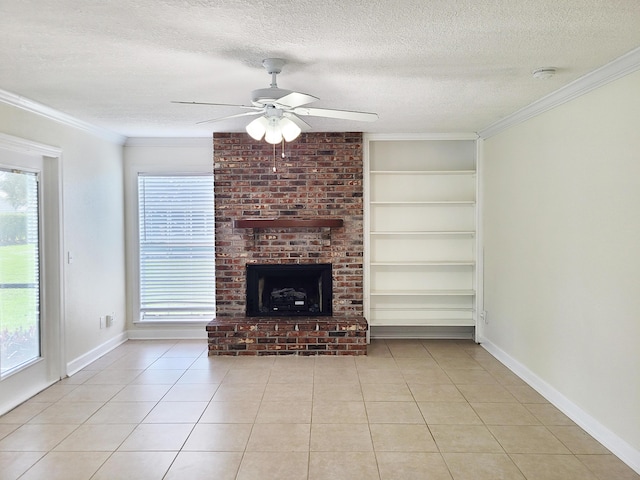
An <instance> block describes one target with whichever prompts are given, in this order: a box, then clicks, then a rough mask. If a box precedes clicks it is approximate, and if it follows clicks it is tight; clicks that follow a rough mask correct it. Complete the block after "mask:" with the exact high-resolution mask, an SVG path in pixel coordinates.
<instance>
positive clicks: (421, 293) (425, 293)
mask: <svg viewBox="0 0 640 480" xmlns="http://www.w3.org/2000/svg"><path fill="white" fill-rule="evenodd" d="M475 294H476V292H475V290H384V291H372V292H371V295H372V296H374V297H379V296H389V295H401V296H411V297H415V296H418V297H449V296H460V297H472V296H474V295H475Z"/></svg>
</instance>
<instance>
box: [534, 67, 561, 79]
mask: <svg viewBox="0 0 640 480" xmlns="http://www.w3.org/2000/svg"><path fill="white" fill-rule="evenodd" d="M555 74H556V69H555V68H553V67H544V68H538V69H536V70H534V71H533V72H532V75H533V78H537V79H538V80H546V79H547V78H551V77H553V76H554V75H555Z"/></svg>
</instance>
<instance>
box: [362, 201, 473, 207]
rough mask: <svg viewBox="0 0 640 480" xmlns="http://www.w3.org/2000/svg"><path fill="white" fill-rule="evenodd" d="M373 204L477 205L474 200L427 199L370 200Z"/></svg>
mask: <svg viewBox="0 0 640 480" xmlns="http://www.w3.org/2000/svg"><path fill="white" fill-rule="evenodd" d="M369 203H370V204H371V205H402V206H404V205H475V204H476V202H475V201H474V200H427V201H421V202H418V201H388V202H386V201H385V202H376V201H373V202H369Z"/></svg>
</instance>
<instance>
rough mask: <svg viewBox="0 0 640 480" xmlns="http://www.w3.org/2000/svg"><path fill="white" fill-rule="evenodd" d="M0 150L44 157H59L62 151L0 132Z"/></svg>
mask: <svg viewBox="0 0 640 480" xmlns="http://www.w3.org/2000/svg"><path fill="white" fill-rule="evenodd" d="M0 148H4V149H6V150H11V151H13V152H21V153H24V152H29V153H34V154H37V155H42V156H45V157H60V156H61V155H62V149H61V148H59V147H54V146H51V145H45V144H44V143H38V142H32V141H31V140H26V139H24V138H19V137H14V136H12V135H7V134H5V133H2V132H0Z"/></svg>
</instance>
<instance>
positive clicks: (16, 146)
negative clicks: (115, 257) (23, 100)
mask: <svg viewBox="0 0 640 480" xmlns="http://www.w3.org/2000/svg"><path fill="white" fill-rule="evenodd" d="M0 149H3V150H9V151H13V152H16V153H20V154H23V155H32V156H41V157H42V175H41V188H42V197H41V198H42V204H41V218H42V231H41V235H42V238H44V239H46V240H45V241H44V242H42V243H41V245H42V249H41V254H42V257H43V260H44V262H43V267H42V273H41V279H40V283H41V291H40V293H41V296H42V299H43V306H44V309H43V310H42V312H41V318H46V319H47V320H46V326H45V328H43V329H42V335H44V336H46V337H47V339H46V341H43V353H45V354H47V355H49V356H50V362H49V363H48V368H47V371H46V375H45V378H44V379H42V380H41V381H40V383H39V384H37V385H29V386H27V388H25V389H24V390H21V391H20V392H19V393H18V394H17V395H16V396H13V397H11V398H10V399H8V400H5V401H4V402H2V403H0V415H2V414H4V413H6V412H7V411H9V410H11V409H12V408H15V407H16V406H17V405H19V404H20V403H22V402H24V401H26V400H28V399H29V398H31V397H32V396H33V395H35V394H37V393H38V392H40V391H42V390H44V389H45V388H47V387H48V386H50V385H52V384H53V383H55V382H57V381H58V380H60V379H61V378H63V377H65V376H66V375H67V372H66V363H65V361H64V359H65V358H66V357H65V341H64V339H65V335H64V318H65V315H64V313H65V303H64V241H63V240H64V237H63V233H64V229H63V202H62V200H63V197H62V149H60V148H58V147H53V146H50V145H45V144H41V143H38V142H34V141H31V140H27V139H24V138H19V137H14V136H11V135H7V134H4V133H0ZM50 345H53V346H55V347H56V348H55V349H54V350H55V351H53V352H51V351H45V350H44V349H46V348H48V346H50ZM9 378H10V377H9Z"/></svg>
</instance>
